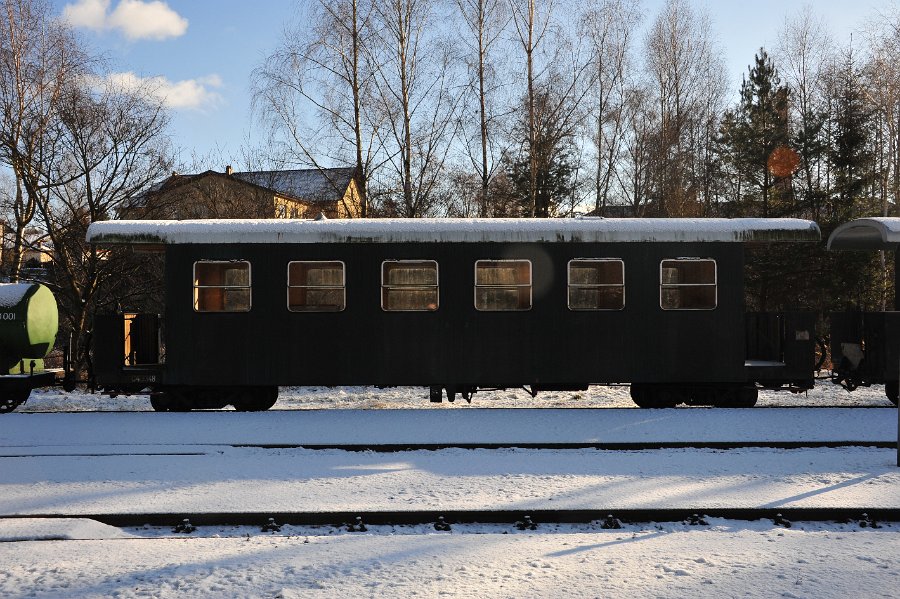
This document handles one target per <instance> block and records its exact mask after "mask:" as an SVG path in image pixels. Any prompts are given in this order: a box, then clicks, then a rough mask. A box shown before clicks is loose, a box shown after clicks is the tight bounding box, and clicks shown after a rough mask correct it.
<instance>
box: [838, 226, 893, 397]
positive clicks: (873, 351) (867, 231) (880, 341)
mask: <svg viewBox="0 0 900 599" xmlns="http://www.w3.org/2000/svg"><path fill="white" fill-rule="evenodd" d="M898 247H900V218H895V217H875V218H858V219H856V220H853V221H850V222H848V223H844V224H843V225H841V226H839V227H838V228H837V229H835V230H834V232H832V234H831V235H830V236H829V237H828V249H831V250H869V251H872V250H887V251H893V252H894V311H892V312H863V311H855V312H836V313H834V314H831V336H830V339H831V361H832V364H833V366H834V368H833V373H834V377H833V381H834V382H835V383H838V384H840V385H843V386H844V387H845V388H847V389H849V390H851V391H852V390H854V389H856V388H857V387H860V386H869V385H872V384H884V390H885V395H887V397H888V399H890V400H891V401H892V402H893V403H894V405H897V400H898V395H900V384H898V380H900V293H898V290H900V252H897V249H898Z"/></svg>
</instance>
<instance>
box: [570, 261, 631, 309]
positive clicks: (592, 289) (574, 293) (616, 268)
mask: <svg viewBox="0 0 900 599" xmlns="http://www.w3.org/2000/svg"><path fill="white" fill-rule="evenodd" d="M624 307H625V263H624V262H623V261H622V260H615V259H607V258H603V259H596V260H591V259H587V258H577V259H575V260H570V261H569V310H621V309H623V308H624Z"/></svg>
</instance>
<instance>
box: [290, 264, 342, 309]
mask: <svg viewBox="0 0 900 599" xmlns="http://www.w3.org/2000/svg"><path fill="white" fill-rule="evenodd" d="M346 301H347V295H346V287H345V285H344V263H343V262H288V298H287V302H288V304H287V307H288V310H290V311H291V312H340V311H341V310H343V309H344V307H345V305H346Z"/></svg>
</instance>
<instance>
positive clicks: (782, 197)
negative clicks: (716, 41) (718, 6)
mask: <svg viewBox="0 0 900 599" xmlns="http://www.w3.org/2000/svg"><path fill="white" fill-rule="evenodd" d="M721 134H722V135H721V144H722V150H723V152H722V153H723V158H724V159H725V160H727V161H728V163H729V164H730V166H731V168H732V171H733V174H734V176H735V177H737V178H738V179H739V183H738V185H737V186H736V189H738V190H739V193H740V195H741V196H742V197H738V198H735V199H736V200H739V201H740V204H739V208H738V210H737V212H739V213H743V214H744V215H751V214H752V215H757V214H758V215H760V216H764V217H768V216H776V215H782V214H786V213H788V212H790V210H791V209H792V206H790V181H789V179H788V178H789V177H790V175H791V173H792V170H793V169H792V168H791V165H790V163H791V162H792V157H793V156H796V154H794V153H793V151H792V150H790V149H788V145H789V142H790V127H789V124H788V89H787V87H786V86H783V85H781V79H780V78H779V77H778V71H777V69H776V68H775V65H774V64H773V63H772V59H771V58H769V55H768V54H767V53H766V51H765V50H764V49H762V48H761V49H760V51H759V54H757V55H756V56H755V64H754V66H753V67H751V68H750V70H749V74H748V76H747V77H745V79H744V82H743V84H742V85H741V98H740V103H739V105H738V106H737V107H736V108H735V109H734V110H730V111H727V112H726V113H725V116H724V117H723V119H722V128H721ZM793 166H796V165H793ZM786 179H787V181H786V182H787V184H786V185H785V180H786ZM732 212H734V211H732Z"/></svg>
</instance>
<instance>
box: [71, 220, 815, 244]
mask: <svg viewBox="0 0 900 599" xmlns="http://www.w3.org/2000/svg"><path fill="white" fill-rule="evenodd" d="M820 238H821V233H820V231H819V227H818V225H816V223H814V222H812V221H808V220H799V219H788V218H785V219H762V218H737V219H724V218H691V219H676V218H657V219H650V218H646V219H645V218H554V219H526V218H496V219H464V218H428V219H426V218H389V219H350V220H343V219H340V220H339V219H334V220H327V219H323V220H287V219H271V220H261V219H260V220H243V219H241V220H181V221H150V220H134V221H124V220H122V221H104V222H95V223H93V224H91V225H90V227H89V228H88V231H87V241H88V242H89V243H96V244H151V245H153V244H155V245H159V244H188V243H196V244H206V243H359V242H382V243H389V242H414V243H424V242H442V241H451V242H621V241H632V242H635V241H661V242H692V241H720V242H749V241H818V240H819V239H820Z"/></svg>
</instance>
